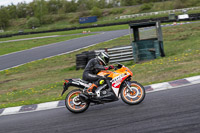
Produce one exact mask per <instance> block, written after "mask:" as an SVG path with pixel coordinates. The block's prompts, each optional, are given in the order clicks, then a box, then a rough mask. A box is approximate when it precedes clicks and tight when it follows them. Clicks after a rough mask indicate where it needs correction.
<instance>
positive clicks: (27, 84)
mask: <svg viewBox="0 0 200 133" xmlns="http://www.w3.org/2000/svg"><path fill="white" fill-rule="evenodd" d="M199 27H200V24H199V23H197V24H188V25H180V26H175V27H166V28H163V36H164V49H165V53H166V57H164V58H159V59H156V60H151V61H146V62H141V63H138V64H135V63H134V62H133V61H130V62H123V64H125V65H126V66H127V67H129V68H130V69H131V70H132V71H133V74H134V75H133V80H136V81H138V82H139V83H142V84H143V85H149V84H152V83H159V82H164V81H171V80H176V79H180V78H185V77H190V76H195V75H200V67H199V66H200V38H199V36H200V29H199ZM129 44H130V41H129V36H123V37H120V38H117V39H114V40H112V41H108V42H104V43H100V44H97V45H95V46H92V47H89V48H86V49H83V50H79V51H76V52H73V53H70V54H66V55H62V56H56V57H52V58H48V59H42V60H38V61H34V62H30V63H27V64H25V65H22V66H19V67H16V68H12V69H9V70H4V71H2V72H0V108H5V107H11V106H20V105H27V104H37V103H42V102H48V101H55V100H61V99H64V97H65V96H63V97H61V96H60V94H61V92H62V84H63V79H65V78H81V77H82V73H83V70H78V71H76V70H75V55H76V54H78V53H81V52H83V51H88V50H96V49H100V48H106V47H107V48H108V47H114V46H117V45H118V46H121V45H129Z"/></svg>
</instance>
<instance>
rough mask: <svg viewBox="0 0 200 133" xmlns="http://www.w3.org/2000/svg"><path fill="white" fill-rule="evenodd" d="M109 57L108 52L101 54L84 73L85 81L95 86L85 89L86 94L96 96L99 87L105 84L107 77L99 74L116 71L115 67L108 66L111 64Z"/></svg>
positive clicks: (90, 62) (88, 65) (89, 63)
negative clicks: (104, 71) (111, 70)
mask: <svg viewBox="0 0 200 133" xmlns="http://www.w3.org/2000/svg"><path fill="white" fill-rule="evenodd" d="M109 59H110V57H109V55H108V53H106V52H100V54H99V55H98V56H97V57H96V58H93V59H91V60H90V61H89V62H88V63H87V65H86V67H85V70H84V72H83V80H86V81H89V82H93V84H92V85H91V86H90V87H89V88H85V89H84V91H83V92H84V94H86V95H90V96H94V95H96V94H95V90H96V89H97V88H98V86H100V85H102V84H104V82H105V77H102V76H99V75H97V73H98V72H100V71H101V70H110V69H114V66H113V65H110V66H106V65H107V64H108V63H109Z"/></svg>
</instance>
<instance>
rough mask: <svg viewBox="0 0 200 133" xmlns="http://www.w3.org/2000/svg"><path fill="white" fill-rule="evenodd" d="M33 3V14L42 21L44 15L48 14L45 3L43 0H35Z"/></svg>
mask: <svg viewBox="0 0 200 133" xmlns="http://www.w3.org/2000/svg"><path fill="white" fill-rule="evenodd" d="M34 5H35V6H34V16H35V17H36V18H38V19H39V21H40V22H41V23H43V18H44V16H45V15H46V14H48V8H47V3H46V2H45V1H44V0H35V1H34Z"/></svg>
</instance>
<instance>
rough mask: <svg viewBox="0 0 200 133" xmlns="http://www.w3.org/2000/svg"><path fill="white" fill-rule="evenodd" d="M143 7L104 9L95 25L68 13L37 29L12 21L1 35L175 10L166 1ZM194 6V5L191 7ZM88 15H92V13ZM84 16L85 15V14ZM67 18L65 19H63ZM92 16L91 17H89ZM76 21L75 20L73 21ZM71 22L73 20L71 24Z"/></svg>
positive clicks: (77, 13) (21, 21)
mask: <svg viewBox="0 0 200 133" xmlns="http://www.w3.org/2000/svg"><path fill="white" fill-rule="evenodd" d="M141 6H142V5H139V6H135V7H121V8H110V9H102V11H103V13H102V14H103V16H102V17H100V18H98V22H95V23H88V24H79V23H78V18H79V17H86V16H80V14H81V12H76V13H68V14H55V15H52V16H51V17H59V16H62V18H63V19H61V20H59V21H55V22H54V23H52V24H46V25H41V27H38V28H37V29H34V30H32V29H27V27H26V21H27V20H26V18H21V19H16V20H11V21H10V22H11V23H10V25H11V26H10V27H8V28H7V29H6V32H4V33H0V35H1V34H12V33H18V31H19V30H23V31H24V32H32V31H44V30H52V29H62V28H70V27H80V26H88V25H93V24H106V23H114V22H124V21H130V20H140V19H149V18H156V17H167V16H168V14H162V15H152V16H145V17H136V18H131V19H121V20H119V19H115V18H116V17H119V16H122V15H132V14H139V13H146V12H147V13H148V12H156V11H165V10H173V9H175V6H174V1H165V2H158V3H153V6H152V8H151V9H149V10H145V11H142V10H141ZM190 6H192V5H190ZM193 6H200V5H199V4H195V5H193ZM85 12H88V13H87V14H90V13H89V12H90V11H85ZM188 13H189V14H192V13H200V10H199V9H198V10H190V11H188ZM83 14H84V13H83ZM178 14H182V13H181V12H177V13H176V15H178ZM63 16H65V17H63ZM89 16H90V15H89ZM73 19H74V20H73ZM70 20H73V21H72V22H70Z"/></svg>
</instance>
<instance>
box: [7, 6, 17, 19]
mask: <svg viewBox="0 0 200 133" xmlns="http://www.w3.org/2000/svg"><path fill="white" fill-rule="evenodd" d="M7 9H8V14H9V17H10V19H16V18H17V17H18V16H17V7H16V6H15V5H14V4H13V3H12V4H11V5H9V6H8V7H7Z"/></svg>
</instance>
